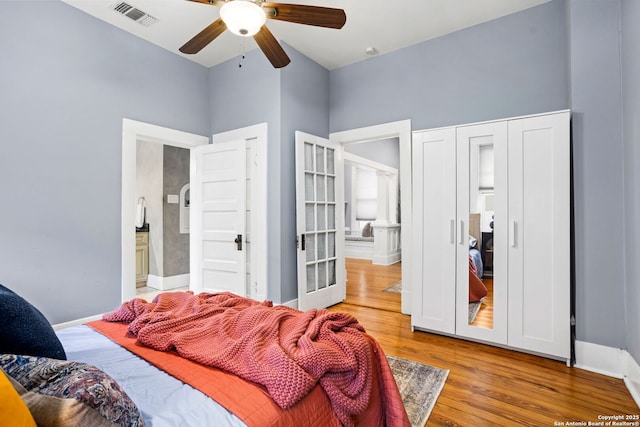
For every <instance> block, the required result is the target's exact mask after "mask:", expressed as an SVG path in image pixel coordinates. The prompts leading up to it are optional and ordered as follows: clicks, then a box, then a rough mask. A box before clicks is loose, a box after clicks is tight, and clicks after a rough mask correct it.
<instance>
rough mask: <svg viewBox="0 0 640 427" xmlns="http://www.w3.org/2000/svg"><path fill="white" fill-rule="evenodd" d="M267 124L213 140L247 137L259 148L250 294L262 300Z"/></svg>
mask: <svg viewBox="0 0 640 427" xmlns="http://www.w3.org/2000/svg"><path fill="white" fill-rule="evenodd" d="M267 135H268V127H267V123H260V124H257V125H253V126H246V127H243V128H239V129H233V130H230V131H227V132H221V133H216V134H214V135H212V136H211V143H212V144H215V143H219V142H226V141H237V140H245V141H246V142H247V144H251V146H252V148H253V149H254V150H255V151H254V152H255V155H256V158H255V161H251V162H248V163H249V165H250V167H251V168H253V169H252V171H251V176H252V179H251V189H250V190H249V194H250V195H251V196H250V197H251V225H250V227H249V230H251V254H250V256H249V259H250V260H251V261H250V262H251V265H250V268H251V271H250V275H251V278H252V281H253V282H252V284H251V286H250V289H249V290H248V291H249V292H248V293H247V295H248V296H249V297H250V298H253V299H256V300H259V301H262V300H265V299H266V298H267V289H268V287H267V166H268V165H267V148H268V143H267Z"/></svg>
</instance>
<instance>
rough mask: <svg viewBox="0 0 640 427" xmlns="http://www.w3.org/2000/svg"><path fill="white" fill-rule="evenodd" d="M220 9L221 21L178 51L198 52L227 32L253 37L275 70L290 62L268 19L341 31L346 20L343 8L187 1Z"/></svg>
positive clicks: (252, 0)
mask: <svg viewBox="0 0 640 427" xmlns="http://www.w3.org/2000/svg"><path fill="white" fill-rule="evenodd" d="M189 1H193V2H196V3H204V4H208V5H213V6H218V7H220V18H218V19H216V20H215V21H214V22H213V23H212V24H211V25H209V26H208V27H207V28H205V29H204V30H202V31H201V32H199V33H198V34H196V35H195V36H194V37H193V38H192V39H191V40H189V41H188V42H186V43H185V44H184V45H183V46H182V47H181V48H180V49H179V50H180V52H182V53H186V54H194V53H198V52H200V50H202V49H203V48H204V47H205V46H206V45H208V44H209V43H211V42H212V41H213V40H215V38H216V37H218V36H219V35H220V34H222V33H223V32H224V31H225V30H226V29H228V30H229V31H231V32H232V33H234V34H236V35H239V36H243V37H253V39H254V40H255V41H256V43H257V44H258V46H259V47H260V49H261V50H262V52H263V53H264V54H265V56H266V57H267V59H268V60H269V61H270V62H271V64H272V65H273V66H274V67H275V68H281V67H284V66H285V65H287V64H289V62H291V60H290V59H289V57H288V56H287V54H286V53H285V51H284V49H283V48H282V46H281V45H280V43H278V41H277V40H276V38H275V37H274V36H273V34H271V31H269V29H268V28H267V26H266V25H265V22H266V20H267V18H269V19H277V20H279V21H288V22H294V23H296V24H305V25H313V26H316V27H325V28H335V29H340V28H342V27H343V26H344V24H345V22H346V20H347V17H346V15H345V13H344V10H342V9H334V8H329V7H321V6H307V5H300V4H285V3H270V2H267V1H266V0H189Z"/></svg>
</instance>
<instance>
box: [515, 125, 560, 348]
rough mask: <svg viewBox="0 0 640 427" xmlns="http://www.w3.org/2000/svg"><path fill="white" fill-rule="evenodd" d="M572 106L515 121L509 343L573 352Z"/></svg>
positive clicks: (516, 345) (524, 346)
mask: <svg viewBox="0 0 640 427" xmlns="http://www.w3.org/2000/svg"><path fill="white" fill-rule="evenodd" d="M569 149H570V148H569V112H562V113H557V114H551V115H545V116H539V117H531V118H524V119H519V120H513V121H510V122H509V166H510V167H509V187H510V188H509V233H510V235H509V346H513V347H518V348H522V349H526V350H531V351H536V352H540V353H544V354H548V355H552V356H558V357H562V358H568V357H569V356H570V329H569V325H570V322H569V320H570V319H569V316H570V204H569V202H570V183H569V180H570V175H569V174H570V171H569V165H570V154H569Z"/></svg>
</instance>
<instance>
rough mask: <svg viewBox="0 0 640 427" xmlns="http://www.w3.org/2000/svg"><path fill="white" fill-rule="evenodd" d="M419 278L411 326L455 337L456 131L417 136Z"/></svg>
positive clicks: (415, 271)
mask: <svg viewBox="0 0 640 427" xmlns="http://www.w3.org/2000/svg"><path fill="white" fill-rule="evenodd" d="M413 218H414V219H415V220H414V222H413V233H414V235H415V236H416V237H415V238H414V240H413V242H414V252H413V253H414V254H417V255H418V256H419V257H420V258H419V259H417V260H416V262H415V263H414V264H413V272H412V277H414V286H413V293H414V296H413V302H412V307H411V324H412V326H417V327H420V328H425V329H431V330H435V331H439V332H446V333H449V334H454V333H455V332H456V307H455V300H456V230H455V227H456V225H455V224H456V130H455V128H448V129H441V130H433V131H426V132H419V133H416V134H415V135H414V137H413Z"/></svg>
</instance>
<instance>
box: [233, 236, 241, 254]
mask: <svg viewBox="0 0 640 427" xmlns="http://www.w3.org/2000/svg"><path fill="white" fill-rule="evenodd" d="M234 242H235V243H236V245H237V247H238V250H239V251H241V250H242V234H238V237H236V240H234Z"/></svg>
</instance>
